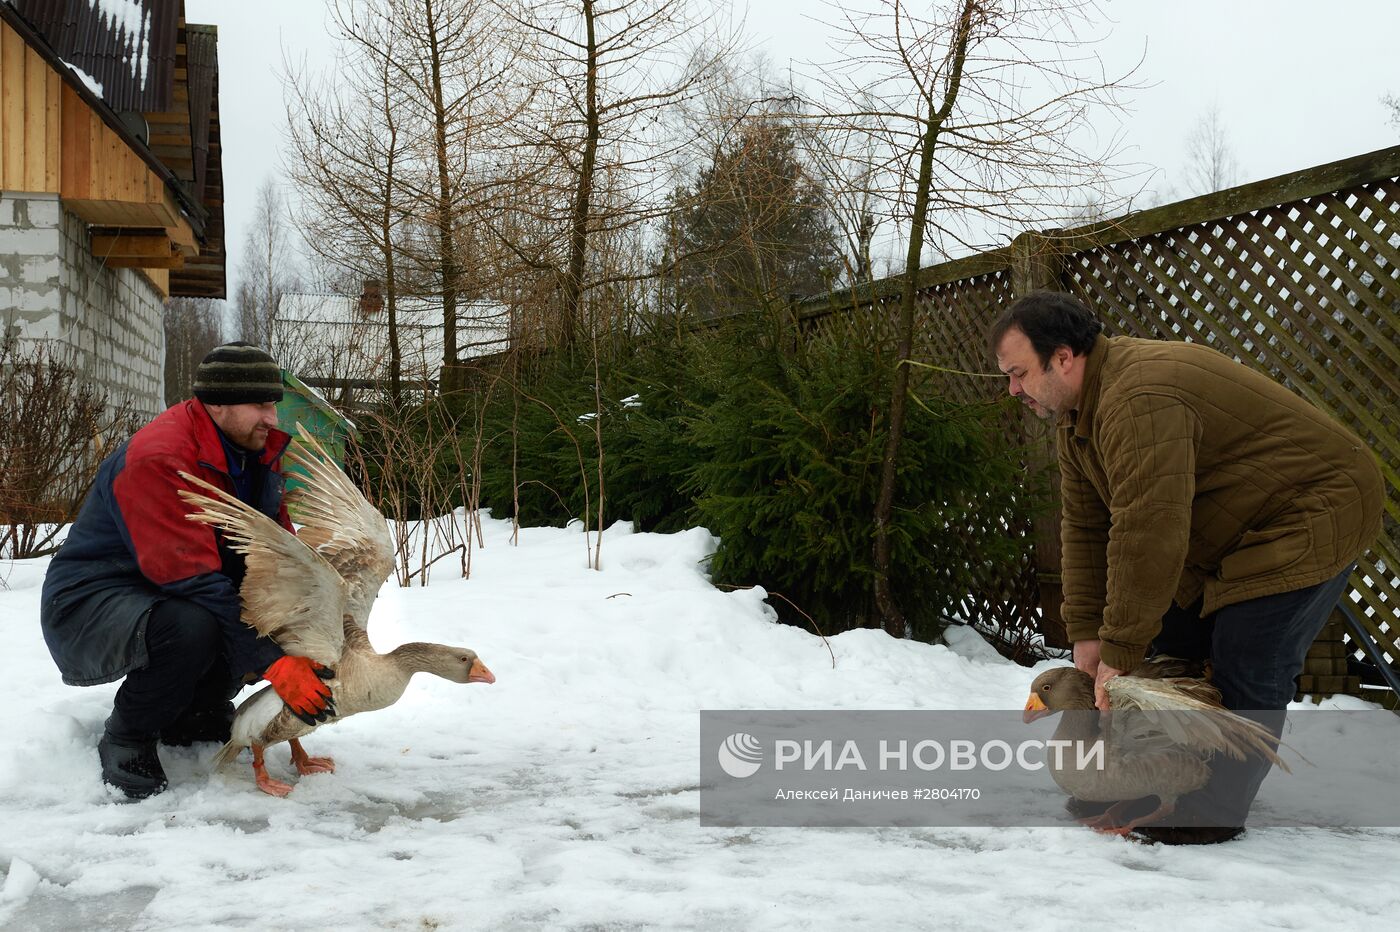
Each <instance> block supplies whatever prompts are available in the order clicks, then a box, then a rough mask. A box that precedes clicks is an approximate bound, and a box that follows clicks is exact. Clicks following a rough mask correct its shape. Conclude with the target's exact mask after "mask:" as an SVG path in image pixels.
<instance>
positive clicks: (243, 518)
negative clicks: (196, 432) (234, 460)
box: [178, 472, 345, 666]
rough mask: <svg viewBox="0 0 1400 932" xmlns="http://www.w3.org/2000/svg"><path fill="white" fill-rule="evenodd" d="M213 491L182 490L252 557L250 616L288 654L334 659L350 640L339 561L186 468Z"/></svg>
mask: <svg viewBox="0 0 1400 932" xmlns="http://www.w3.org/2000/svg"><path fill="white" fill-rule="evenodd" d="M180 475H181V476H182V477H183V478H184V479H185V480H186V481H188V482H189V483H190V484H192V485H194V486H196V487H197V488H201V489H204V490H205V491H206V492H208V493H209V494H208V495H203V494H200V493H199V492H193V491H190V490H188V489H180V490H178V491H179V495H180V497H181V498H182V499H184V500H185V501H186V502H188V503H190V504H191V505H195V506H198V508H199V511H196V512H193V513H191V514H189V515H186V517H187V518H188V519H189V520H191V521H197V522H199V523H201V524H208V525H210V526H212V527H216V528H218V529H219V530H221V531H223V532H224V537H225V539H226V540H227V541H228V543H229V546H231V547H232V548H233V549H234V550H236V551H238V552H239V553H242V554H244V555H245V557H246V558H247V574H246V575H245V576H244V578H243V586H242V590H241V594H242V598H243V621H244V622H245V623H247V624H248V625H249V626H251V627H252V628H253V629H254V630H255V631H257V632H258V634H260V635H263V636H265V637H270V638H272V640H273V641H275V642H276V643H277V646H278V647H280V648H282V650H283V651H285V652H286V653H288V654H291V655H293V656H298V657H310V658H311V659H312V660H314V661H316V662H317V663H321V664H324V665H326V666H333V665H335V664H336V663H337V662H338V661H339V660H340V652H341V648H342V647H343V646H344V643H345V632H344V628H343V620H342V619H343V616H344V613H345V585H344V583H343V582H342V580H341V578H340V575H339V574H338V573H337V572H336V571H335V568H334V567H332V566H331V565H330V564H329V563H327V562H326V561H325V560H324V559H322V558H321V557H320V556H319V555H318V554H317V553H316V551H314V550H312V549H311V548H310V547H308V546H307V545H306V544H305V543H303V542H302V541H300V540H298V539H297V536H296V535H295V534H291V533H289V532H288V531H287V529H286V528H284V527H282V526H281V525H280V524H278V523H277V522H276V521H273V520H272V519H271V518H269V517H268V516H267V515H265V514H263V513H262V512H260V511H258V510H257V509H256V508H252V507H250V506H249V505H247V504H244V503H243V502H242V501H239V500H238V499H237V498H234V497H233V496H232V495H229V494H228V493H227V492H225V491H223V490H222V489H219V488H216V487H215V486H212V485H210V484H209V483H207V482H205V481H204V480H202V479H199V478H197V477H195V476H192V475H190V474H189V473H186V472H181V473H180Z"/></svg>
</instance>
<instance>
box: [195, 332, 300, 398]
mask: <svg viewBox="0 0 1400 932" xmlns="http://www.w3.org/2000/svg"><path fill="white" fill-rule="evenodd" d="M194 396H195V397H196V398H198V399H199V400H200V401H202V402H204V403H205V404H207V405H241V404H249V403H251V404H261V403H263V402H265V401H281V400H282V369H281V367H279V366H278V365H277V361H276V360H274V359H273V358H272V357H271V356H269V355H268V354H267V353H265V352H263V351H262V350H260V349H258V348H257V347H256V346H253V345H252V344H251V343H244V342H243V341H241V340H240V341H238V342H236V343H225V344H224V345H223V346H216V347H214V348H213V349H212V350H210V351H209V355H208V356H205V357H204V359H203V360H202V361H201V362H200V364H199V368H198V369H196V370H195V371H194Z"/></svg>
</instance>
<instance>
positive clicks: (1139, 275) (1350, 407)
mask: <svg viewBox="0 0 1400 932" xmlns="http://www.w3.org/2000/svg"><path fill="white" fill-rule="evenodd" d="M1018 246H1019V247H1020V248H1017V247H1018ZM1047 248H1048V250H1049V251H1051V252H1054V253H1055V256H1054V259H1053V261H1047V257H1046V255H1045V253H1046V251H1047ZM1047 270H1049V271H1047ZM920 282H921V292H920V300H919V316H918V320H917V325H918V336H917V338H916V349H915V357H916V358H917V359H920V360H923V361H925V362H927V363H929V364H931V365H934V366H940V367H944V368H945V369H950V370H961V371H965V372H968V373H989V372H990V371H991V366H990V364H989V361H988V357H987V351H986V342H985V341H986V332H987V328H988V326H989V325H990V324H991V322H992V321H993V320H994V319H995V318H996V316H997V315H998V314H999V313H1000V312H1001V310H1002V309H1003V308H1005V307H1006V306H1007V305H1008V304H1009V303H1010V302H1011V301H1013V300H1014V299H1015V297H1016V296H1017V295H1018V294H1019V293H1022V292H1024V291H1026V290H1028V289H1030V288H1035V287H1044V286H1045V285H1047V284H1048V285H1050V286H1051V287H1060V288H1063V289H1064V290H1066V291H1070V292H1072V293H1074V294H1077V295H1078V296H1080V297H1081V298H1083V299H1084V300H1085V301H1086V302H1087V303H1088V304H1089V306H1090V307H1091V308H1093V309H1094V310H1095V312H1096V313H1098V314H1099V315H1100V317H1101V319H1103V321H1104V323H1105V325H1106V326H1107V328H1108V330H1109V332H1111V333H1119V334H1125V335H1130V336H1139V337H1148V338H1152V339H1166V340H1190V341H1193V342H1199V343H1204V344H1206V345H1208V346H1211V347H1214V348H1215V349H1218V350H1220V351H1221V352H1223V353H1225V354H1226V355H1229V356H1233V357H1234V358H1236V359H1238V360H1240V361H1241V362H1244V363H1246V364H1248V365H1251V366H1254V367H1256V368H1258V369H1259V370H1261V371H1263V372H1265V373H1267V374H1268V375H1270V376H1271V377H1272V378H1274V379H1276V380H1277V381H1279V382H1280V383H1282V384H1283V385H1285V386H1287V387H1288V388H1289V389H1291V390H1292V391H1294V392H1296V393H1297V394H1299V395H1300V396H1302V397H1304V398H1306V399H1308V400H1309V401H1311V402H1312V403H1313V404H1315V405H1317V406H1318V407H1319V408H1321V409H1323V410H1325V411H1327V412H1329V413H1330V414H1332V415H1333V416H1334V417H1336V418H1338V419H1339V420H1340V421H1342V422H1343V423H1345V424H1346V425H1347V426H1349V427H1350V428H1351V429H1352V430H1354V431H1355V432H1356V433H1357V434H1358V435H1359V436H1360V437H1361V438H1362V439H1363V440H1365V442H1366V443H1367V444H1368V445H1369V446H1370V448H1371V449H1372V450H1373V451H1374V452H1375V453H1376V455H1377V457H1378V458H1379V460H1380V463H1381V469H1382V473H1383V474H1384V476H1385V481H1386V484H1387V488H1388V496H1387V501H1386V515H1385V522H1384V528H1383V530H1382V534H1381V538H1380V540H1378V541H1377V543H1376V544H1375V546H1374V547H1373V548H1372V549H1371V550H1370V552H1368V553H1367V554H1365V555H1364V556H1363V557H1362V558H1361V559H1360V560H1359V561H1358V564H1357V567H1356V572H1355V573H1354V574H1353V575H1352V577H1351V590H1350V593H1349V598H1350V599H1351V600H1352V601H1353V602H1354V603H1355V604H1356V606H1357V607H1358V609H1359V611H1358V615H1360V616H1361V617H1362V622H1363V624H1364V625H1365V627H1366V628H1367V629H1368V630H1369V631H1370V633H1371V635H1372V636H1373V637H1375V638H1376V640H1377V641H1378V642H1379V644H1380V645H1381V647H1382V649H1383V651H1384V652H1385V653H1386V655H1387V656H1388V659H1389V660H1390V661H1391V663H1392V664H1400V146H1396V147H1392V148H1390V149H1383V150H1380V151H1377V152H1372V153H1367V154H1366V155H1361V156H1357V157H1355V158H1352V159H1345V160H1342V161H1339V162H1333V163H1329V164H1327V165H1320V166H1316V167H1314V168H1309V169H1304V170H1303V171H1299V172H1295V173H1293V174H1290V175H1284V176H1280V177H1278V178H1272V179H1268V180H1265V181H1260V182H1254V183H1251V184H1248V185H1241V186H1240V187H1238V188H1232V189H1230V190H1228V191H1222V192H1219V193H1217V194H1213V195H1207V196H1205V197H1199V198H1192V199H1189V200H1186V201H1182V202H1178V203H1176V204H1168V205H1165V206H1163V207H1158V208H1154V209H1152V210H1149V211H1145V212H1142V213H1137V214H1132V215H1129V216H1127V217H1123V218H1117V219H1114V220H1109V221H1104V222H1101V223H1096V224H1091V225H1089V226H1085V227H1079V228H1076V229H1073V230H1065V231H1052V232H1041V233H1035V234H1030V233H1028V234H1024V235H1023V236H1021V237H1018V238H1017V240H1016V241H1015V242H1013V244H1012V247H1009V248H1005V249H1000V250H995V251H992V252H988V253H983V254H981V255H978V256H971V257H968V258H964V259H959V260H956V261H953V262H948V263H944V264H942V265H939V266H934V267H931V268H927V269H923V270H922V271H921V272H920ZM897 290H898V280H897V279H886V280H883V281H880V282H875V283H872V284H871V285H869V286H867V287H865V288H863V289H862V290H861V291H860V293H859V294H850V293H848V294H844V295H840V296H833V297H829V298H819V299H813V300H811V301H808V302H806V303H804V304H803V305H801V307H800V308H799V311H800V313H801V314H802V316H803V317H804V318H825V317H827V316H835V317H840V316H843V315H842V313H841V312H843V311H849V310H850V308H852V307H856V308H859V310H858V311H857V312H856V313H857V314H872V313H873V314H875V315H892V314H893V307H894V306H893V304H892V303H891V301H892V298H891V295H893V294H896V293H897ZM930 378H932V379H934V380H935V381H936V384H937V385H938V387H939V388H940V390H942V391H944V392H945V393H946V394H948V395H949V396H950V397H952V398H954V399H956V400H959V401H979V400H985V399H989V398H992V397H995V395H996V394H997V393H999V392H1001V391H1004V390H1005V386H1004V384H1003V383H1001V382H999V381H992V380H988V379H983V378H976V377H970V376H965V375H954V374H952V373H948V372H942V373H939V372H935V373H933V374H932V375H931V376H930ZM1008 429H1012V430H1015V429H1025V428H1024V426H1022V427H1020V428H1018V427H1017V425H1009V428H1008ZM1027 436H1029V434H1028V435H1027ZM1030 449H1032V450H1034V444H1032V445H1031V447H1030ZM1057 529H1058V518H1057V517H1056V518H1055V519H1053V520H1048V521H1043V522H1037V526H1036V528H1034V529H1028V528H1015V529H1013V533H1018V534H1026V535H1031V534H1034V536H1035V537H1036V542H1037V547H1036V554H1037V558H1036V561H1035V562H1036V563H1037V564H1038V565H1036V566H1029V567H1027V569H1026V572H1025V574H1023V575H1022V576H1021V577H1018V578H1017V579H1014V580H1003V581H1000V582H996V581H992V580H988V582H987V585H986V587H985V591H983V592H980V593H974V594H972V595H971V596H970V597H969V603H968V604H967V605H966V606H964V608H965V609H966V610H967V612H968V614H967V617H968V618H970V619H975V620H979V621H982V622H983V623H994V624H1001V623H1007V624H1010V623H1013V622H1014V621H1015V620H1016V619H1020V620H1021V621H1022V622H1023V623H1024V621H1025V619H1028V618H1031V617H1035V616H1036V615H1037V614H1039V615H1040V617H1041V618H1042V620H1043V621H1045V622H1052V623H1057V622H1058V601H1057V595H1055V594H1054V593H1055V591H1056V590H1055V587H1053V586H1052V587H1049V588H1047V585H1046V583H1047V581H1048V580H1054V581H1057V580H1058V577H1057V575H1056V574H1057V573H1058V571H1059V565H1058V547H1057V546H1056V541H1055V540H1054V538H1055V536H1056V535H1057V534H1058V530H1057ZM1037 573H1038V575H1039V578H1040V583H1041V585H1040V587H1039V589H1038V590H1037V587H1036V586H1035V584H1034V580H1035V578H1036V576H1037ZM1018 598H1019V599H1025V600H1029V601H1028V603H1027V604H1024V605H1019V606H1016V607H1014V608H1013V607H1010V606H1008V605H1006V604H1004V602H1005V600H1007V599H1018ZM1030 603H1035V604H1030ZM1052 626H1053V625H1047V629H1046V630H1047V636H1048V635H1049V634H1050V633H1051V631H1050V630H1049V629H1050V627H1052ZM1341 638H1342V634H1341V629H1340V627H1339V626H1329V631H1328V632H1327V633H1325V634H1324V637H1323V638H1321V639H1319V645H1318V647H1317V648H1316V649H1315V651H1314V653H1313V654H1310V656H1309V661H1308V662H1309V667H1308V670H1307V671H1305V672H1307V674H1308V675H1306V676H1305V678H1304V686H1305V688H1308V689H1316V690H1318V691H1329V692H1330V691H1340V690H1342V689H1345V690H1347V691H1355V690H1356V688H1357V682H1356V678H1355V677H1353V676H1349V675H1347V674H1348V670H1347V665H1346V657H1347V656H1348V655H1352V654H1354V653H1355V645H1352V644H1347V645H1346V646H1345V647H1343V645H1342V644H1341V643H1340V639H1341ZM1328 639H1331V640H1330V641H1328V643H1326V644H1324V643H1322V642H1323V641H1327V640H1328ZM1334 642H1335V643H1334ZM1324 668H1325V669H1324Z"/></svg>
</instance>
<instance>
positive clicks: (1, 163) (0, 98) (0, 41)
mask: <svg viewBox="0 0 1400 932" xmlns="http://www.w3.org/2000/svg"><path fill="white" fill-rule="evenodd" d="M9 30H10V27H9V26H7V25H5V23H3V22H0V81H3V80H4V75H5V33H7V32H9ZM8 131H9V122H8V121H7V120H6V119H5V98H4V89H3V87H2V86H0V190H4V189H5V188H6V187H7V186H6V184H5V140H6V135H7V133H8Z"/></svg>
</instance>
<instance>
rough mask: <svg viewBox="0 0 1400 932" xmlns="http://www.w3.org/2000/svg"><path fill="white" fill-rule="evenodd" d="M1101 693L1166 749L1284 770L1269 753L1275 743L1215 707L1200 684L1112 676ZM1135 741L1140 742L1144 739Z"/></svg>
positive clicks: (1212, 695) (1212, 692) (1255, 726)
mask: <svg viewBox="0 0 1400 932" xmlns="http://www.w3.org/2000/svg"><path fill="white" fill-rule="evenodd" d="M1104 688H1105V689H1106V690H1107V691H1108V697H1109V705H1110V706H1111V707H1112V708H1114V709H1125V710H1135V712H1136V713H1140V714H1139V715H1135V716H1134V717H1133V718H1134V719H1140V721H1139V722H1138V724H1137V725H1136V726H1135V729H1136V730H1139V731H1140V730H1143V729H1144V728H1148V729H1152V728H1155V729H1158V730H1160V732H1161V734H1162V735H1163V736H1164V738H1165V740H1166V741H1168V742H1170V743H1172V744H1175V745H1178V746H1185V747H1190V748H1195V749H1196V750H1199V751H1208V752H1211V753H1216V754H1224V755H1226V756H1228V757H1233V758H1236V759H1243V758H1244V757H1246V756H1247V755H1249V754H1257V755H1259V756H1260V757H1263V758H1265V759H1267V760H1270V761H1272V762H1274V763H1276V764H1278V765H1279V766H1280V767H1282V768H1283V769H1284V770H1285V771H1287V770H1288V766H1287V765H1286V764H1285V763H1284V762H1283V761H1282V760H1280V759H1279V757H1278V754H1277V753H1276V752H1275V748H1276V747H1277V746H1278V743H1279V742H1278V739H1277V738H1275V737H1274V735H1273V733H1272V732H1271V731H1269V730H1268V729H1267V728H1265V727H1264V726H1263V725H1260V724H1259V723H1258V722H1252V721H1250V720H1249V719H1247V718H1243V717H1241V716H1239V715H1236V714H1235V713H1233V712H1230V711H1228V710H1226V709H1224V708H1223V707H1221V706H1220V704H1219V701H1218V700H1219V696H1220V693H1219V692H1218V691H1216V689H1215V688H1214V687H1212V686H1210V685H1208V684H1206V683H1203V682H1201V681H1199V680H1184V679H1148V678H1145V677H1140V676H1115V677H1113V678H1112V679H1110V680H1109V681H1108V682H1107V683H1105V684H1104ZM1138 738H1139V740H1145V739H1146V738H1147V735H1145V734H1144V735H1138Z"/></svg>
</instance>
